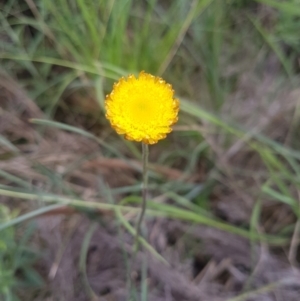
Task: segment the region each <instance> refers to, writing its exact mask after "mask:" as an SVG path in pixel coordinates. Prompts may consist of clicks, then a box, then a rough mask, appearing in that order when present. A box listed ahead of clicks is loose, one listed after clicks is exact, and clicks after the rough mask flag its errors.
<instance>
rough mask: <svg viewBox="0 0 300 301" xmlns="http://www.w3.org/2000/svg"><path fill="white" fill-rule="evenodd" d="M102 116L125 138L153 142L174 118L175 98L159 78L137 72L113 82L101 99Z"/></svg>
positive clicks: (158, 138)
mask: <svg viewBox="0 0 300 301" xmlns="http://www.w3.org/2000/svg"><path fill="white" fill-rule="evenodd" d="M105 108H106V118H107V119H108V120H109V121H110V123H111V125H112V127H113V128H114V129H115V130H116V132H117V133H118V134H124V135H125V138H126V139H127V140H134V141H142V142H144V143H146V144H154V143H157V142H158V140H160V139H164V138H165V137H166V134H168V133H170V132H171V131H172V128H171V126H172V125H173V124H174V123H175V122H176V121H177V120H178V117H177V115H178V111H179V101H178V100H177V99H176V98H174V90H173V89H172V86H171V85H170V84H167V83H166V82H165V81H164V80H163V79H162V78H160V77H155V76H153V75H151V74H148V73H145V72H144V71H142V72H140V74H139V76H138V78H136V77H135V76H134V75H129V76H128V77H127V78H123V77H122V78H121V79H120V80H119V81H118V82H117V83H115V84H114V87H113V90H112V92H111V93H110V94H109V95H107V96H106V100H105Z"/></svg>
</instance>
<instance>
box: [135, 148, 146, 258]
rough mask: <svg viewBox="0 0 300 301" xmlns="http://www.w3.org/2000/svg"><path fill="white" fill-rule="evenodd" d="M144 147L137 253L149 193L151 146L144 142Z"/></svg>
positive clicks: (136, 235)
mask: <svg viewBox="0 0 300 301" xmlns="http://www.w3.org/2000/svg"><path fill="white" fill-rule="evenodd" d="M142 147H143V187H142V210H141V213H140V216H139V219H138V222H137V224H136V228H135V240H134V245H135V247H134V252H135V253H136V252H137V251H138V248H139V236H140V232H141V225H142V221H143V218H144V215H145V212H146V207H147V193H148V157H149V147H148V144H145V143H142Z"/></svg>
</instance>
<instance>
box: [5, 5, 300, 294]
mask: <svg viewBox="0 0 300 301" xmlns="http://www.w3.org/2000/svg"><path fill="white" fill-rule="evenodd" d="M57 7H59V9H57ZM265 10H268V13H267V14H266V13H265ZM299 14H300V12H299V1H297V0H295V1H288V2H284V1H277V0H257V1H235V0H231V1H221V0H191V1H179V0H176V1H162V2H160V1H156V0H148V1H133V0H119V1H118V2H117V1H104V0H101V1H93V0H85V1H83V0H76V1H64V0H55V1H52V0H51V1H50V0H43V1H42V0H39V1H29V0H28V1H18V0H10V1H6V3H5V4H2V7H1V8H0V39H1V46H0V59H1V63H2V67H1V68H2V70H1V71H2V72H3V73H7V74H9V75H10V76H12V77H13V78H15V79H17V81H18V82H19V83H20V85H21V86H22V88H23V89H25V90H26V91H27V93H28V94H29V95H30V97H31V98H32V99H33V100H34V103H35V104H36V105H37V106H38V107H39V108H41V110H42V112H43V116H42V117H43V118H40V116H39V117H38V118H31V119H30V130H32V131H34V133H35V134H34V135H35V137H37V138H36V141H35V142H34V143H41V144H42V142H43V141H46V140H47V139H50V138H49V131H54V132H53V133H68V135H70V136H65V137H72V139H74V140H72V141H78V144H79V145H80V143H81V142H80V141H88V142H84V143H91V145H92V144H93V143H94V144H95V145H97V146H96V147H95V148H93V152H92V153H89V154H88V155H87V153H84V154H81V153H80V154H79V155H78V156H77V157H76V161H75V162H68V163H64V162H63V161H62V162H63V163H61V164H62V165H63V166H64V172H59V171H57V170H56V169H55V168H53V166H51V165H47V163H45V162H46V161H44V163H40V162H39V160H38V159H32V158H30V156H28V155H27V153H26V150H24V149H25V148H26V147H25V148H24V145H35V144H34V143H33V142H32V141H29V139H28V138H24V137H23V138H16V137H15V136H16V135H15V134H12V131H7V132H5V131H3V133H2V132H0V134H1V136H0V146H1V148H3V149H4V150H5V151H3V153H2V152H1V154H0V156H1V162H2V163H3V164H2V165H1V166H4V168H3V169H2V168H1V167H0V168H1V170H0V177H1V180H3V185H1V189H0V195H1V196H2V197H3V199H4V197H6V198H8V200H12V199H19V200H23V201H22V202H25V200H35V202H36V203H37V204H36V203H35V205H33V206H32V203H30V206H29V205H28V207H27V210H21V211H22V213H20V214H18V215H14V214H9V213H8V212H9V209H8V208H9V207H10V206H8V205H7V202H5V205H4V203H3V205H2V206H3V207H1V208H3V210H4V211H5V212H6V218H5V220H3V221H2V222H1V224H0V231H1V233H4V234H3V237H5V239H4V240H2V236H1V240H0V252H9V253H10V254H12V255H11V256H15V258H17V257H20V256H21V255H20V254H23V253H22V252H26V251H24V250H22V248H21V249H19V250H18V251H15V248H16V246H15V242H13V241H14V239H15V235H16V234H15V231H17V232H18V231H20V228H16V226H17V225H19V224H20V223H24V222H25V224H26V225H28V221H30V220H32V219H35V218H37V217H38V216H43V215H45V214H48V213H51V212H52V211H53V210H56V209H62V208H65V206H66V205H67V206H71V207H74V208H76V210H78V211H79V212H81V214H83V215H86V216H87V217H88V219H90V220H91V221H94V213H95V212H98V211H100V212H112V213H113V216H114V220H115V221H116V223H117V224H119V225H120V227H122V228H123V229H126V231H127V232H128V233H130V234H131V235H134V233H135V232H134V227H132V225H131V223H130V220H131V219H132V215H133V216H135V215H136V213H137V212H138V210H139V209H137V207H136V206H134V205H135V204H136V203H140V198H139V193H140V187H139V180H138V178H135V177H134V176H131V177H132V179H133V181H131V182H130V181H129V182H130V183H128V185H125V186H122V185H121V184H119V186H117V187H113V185H109V184H107V183H106V182H107V181H108V182H109V181H110V179H105V177H104V179H103V178H102V176H101V175H99V174H93V177H94V178H96V181H97V183H98V184H95V185H94V186H93V188H91V187H89V188H91V189H93V197H91V198H90V199H89V200H90V201H89V202H86V201H84V196H83V194H84V193H83V192H84V191H83V190H80V189H79V188H78V186H76V185H74V183H73V182H72V180H71V178H72V176H74V174H75V173H76V170H77V169H78V170H80V168H81V167H82V166H84V164H86V163H87V162H89V160H94V159H95V158H96V159H97V156H98V155H99V153H101V154H102V156H103V157H104V158H106V159H107V160H108V159H117V161H109V162H114V164H119V166H120V164H121V165H122V164H123V165H122V166H123V167H122V168H124V169H126V170H127V169H129V170H131V171H133V172H136V173H137V174H138V175H140V172H141V167H140V166H139V165H138V162H139V160H140V158H141V152H140V149H139V146H138V145H136V144H134V143H131V142H128V141H124V139H122V138H121V137H118V136H117V135H115V134H114V133H113V132H112V131H111V130H110V129H109V127H108V125H107V122H106V121H105V118H104V99H105V95H106V94H107V93H108V92H109V91H110V89H111V85H112V83H113V81H115V80H117V79H118V78H119V77H121V76H124V75H127V74H129V73H134V74H137V73H138V72H139V71H140V70H145V71H147V72H151V73H153V74H158V75H161V76H163V77H164V78H165V79H166V80H168V81H169V82H171V83H172V84H173V86H174V88H175V90H176V92H177V94H178V96H179V98H180V101H181V115H180V121H179V124H178V125H177V126H176V127H175V129H174V133H173V134H172V135H170V136H169V137H168V139H167V140H165V141H162V142H161V143H160V145H159V146H155V147H153V155H152V162H154V164H153V166H151V170H150V192H151V195H152V196H153V199H152V200H149V208H148V210H147V216H148V217H151V219H153V220H155V219H156V218H161V217H164V218H166V219H171V220H176V221H178V222H184V223H187V224H189V225H192V226H193V227H194V226H195V227H197V226H199V225H205V226H207V227H211V228H213V229H218V230H221V231H223V233H225V234H226V233H228V234H235V235H237V236H238V237H242V238H245V239H247V240H249V241H250V242H251V244H252V247H253V248H255V246H256V245H257V244H262V245H268V246H269V247H270V248H273V247H274V248H275V246H277V247H278V246H280V247H281V248H283V249H285V251H287V252H288V253H290V254H292V253H293V252H289V251H290V248H291V247H290V246H292V245H293V246H294V244H293V243H292V237H293V233H294V231H296V228H297V223H298V222H299V218H300V211H299V191H300V169H299V160H300V150H299V145H300V143H299V135H298V134H297V128H298V127H299V122H298V116H299V114H298V109H297V104H296V100H295V99H296V98H297V97H294V99H292V100H291V101H289V100H288V102H287V105H286V106H284V105H283V102H284V98H285V97H287V99H290V98H292V96H290V95H292V92H295V93H296V92H297V90H296V88H297V86H299V76H298V70H299V66H298V65H299V64H298V63H297V61H296V59H297V57H298V56H299V52H300V42H299V38H298V32H299V30H298V29H300V28H299V20H298V18H297V17H298V16H299ZM270 58H271V59H270ZM274 60H275V61H276V62H275V63H274ZM270 61H271V63H270ZM272 62H273V63H272ZM272 68H273V69H274V70H276V71H274V72H273V73H272V71H269V69H271V70H273V69H272ZM267 76H269V77H268V78H271V85H273V86H272V87H271V88H270V87H267V88H266V87H265V86H268V85H269V82H266V83H265V84H263V83H260V82H263V80H264V78H265V77H267ZM243 77H246V78H247V79H248V81H249V83H247V84H245V83H243V80H242V78H243ZM251 80H253V81H255V84H252V83H251ZM268 88H269V89H268ZM247 90H251V91H250V92H248V94H249V95H250V96H249V95H247ZM245 91H246V92H245ZM289 92H291V93H290V94H289ZM251 93H252V94H251ZM256 93H257V94H256ZM287 95H289V96H287ZM236 98H237V99H239V102H236V103H234V100H233V99H236ZM253 98H254V99H255V98H258V99H259V100H258V102H259V103H258V104H257V103H256V104H255V105H256V107H255V106H254V109H253V111H251V110H252V109H251V103H252V102H251V99H253ZM242 102H244V103H245V104H244V108H243V106H241V103H242ZM235 106H236V107H235ZM247 106H249V107H250V110H249V111H248V109H245V108H246V107H247ZM273 107H275V109H274V110H275V112H274V110H273V109H272V108H273ZM278 107H279V109H278ZM255 110H257V111H255ZM260 110H261V111H262V112H263V113H261V112H260ZM276 110H277V111H276ZM3 111H5V112H6V111H7V109H5V107H4V108H3ZM0 113H1V111H0ZM1 114H2V113H1ZM20 116H21V115H20ZM264 117H265V119H267V121H266V120H265V119H264ZM20 119H21V117H20ZM277 120H280V121H279V122H277ZM276 130H278V131H279V132H280V134H278V133H276ZM50 136H51V135H50ZM51 139H52V138H51ZM80 139H87V140H80ZM37 141H38V142H37ZM60 141H62V140H60ZM84 143H82V144H81V145H82V147H83V145H84ZM52 147H53V145H52ZM99 148H100V150H99ZM69 152H70V153H72V151H70V150H66V153H69ZM49 157H50V154H49ZM248 157H251V158H250V159H249V158H248ZM12 158H13V159H15V158H22V160H24V161H25V162H27V163H26V164H28V165H29V166H30V171H31V172H32V173H31V174H30V173H28V175H27V173H26V172H23V173H22V170H21V169H20V172H19V173H18V172H16V170H14V169H12V167H11V164H10V162H11V161H10V160H11V159H12ZM72 158H73V157H72ZM235 158H237V159H236V161H237V162H239V163H236V162H235ZM96 159H95V160H96ZM248 160H252V161H253V166H252V165H251V164H248ZM22 162H23V161H22ZM102 164H104V163H103V162H102ZM124 164H125V166H126V167H124ZM163 167H164V168H167V170H166V169H164V170H163ZM203 170H204V171H203ZM176 172H177V173H176ZM174 173H175V174H176V175H178V174H179V175H178V176H176V177H175V178H174ZM166 174H167V175H168V177H169V178H168V180H166V179H165V175H166ZM199 174H200V180H199ZM203 174H204V175H205V176H203ZM30 175H34V176H32V177H36V178H35V181H33V180H32V178H31V176H30ZM172 176H173V178H172ZM193 177H194V178H195V177H196V179H197V180H191V179H193ZM197 177H198V178H197ZM37 179H38V180H37ZM120 179H121V177H120ZM119 181H120V182H119V183H121V182H122V181H121V180H119ZM35 182H39V183H42V184H41V186H38V185H36V184H35ZM102 182H103V183H105V185H108V188H107V191H108V192H107V193H108V194H109V195H111V199H110V201H109V200H108V199H109V197H108V194H104V196H103V195H101V193H98V191H97V187H102V188H103V186H101V185H102V184H101V185H100V184H99V183H102ZM89 183H92V182H89ZM249 183H251V184H249ZM40 187H42V188H40ZM95 187H96V188H95ZM100 190H101V191H103V189H100ZM216 191H217V192H216ZM228 191H230V192H228ZM226 194H228V195H229V197H231V198H233V197H236V198H239V199H240V202H242V203H243V204H244V205H245V207H247V208H248V209H247V210H248V211H247V212H248V217H247V218H244V219H243V224H242V226H241V225H240V224H238V223H236V222H234V221H232V220H231V219H230V217H227V219H225V220H223V219H222V216H218V214H217V210H216V208H215V207H214V204H212V200H213V199H214V198H216V195H217V198H218V199H219V200H220V201H222V198H223V196H226ZM62 195H63V196H62ZM112 196H113V197H112ZM160 198H162V199H163V200H164V201H163V202H160V201H158V200H159V199H160ZM99 200H101V201H99ZM18 203H21V202H18ZM46 203H47V204H46ZM38 204H39V206H38ZM273 205H274V206H278V208H279V209H276V210H278V211H276V210H274V211H272V209H269V208H270V207H272V206H273ZM235 206H236V207H237V208H239V206H240V204H238V203H237V204H236V205H235ZM20 207H21V206H20ZM282 208H284V209H282ZM7 210H8V211H7ZM280 210H287V212H288V213H287V214H288V217H289V218H288V221H287V222H286V221H285V222H284V221H280V220H279V221H278V220H276V219H275V221H276V222H273V224H272V222H271V226H270V222H269V221H268V220H271V221H272V219H274V218H275V217H274V216H275V215H276V214H277V212H279V211H280ZM275 211H276V212H275ZM266 212H267V213H266ZM265 214H267V216H268V218H265V217H264V216H265ZM128 216H129V217H128ZM130 216H131V218H130ZM96 221H97V222H99V220H98V219H96ZM26 227H27V226H26ZM28 229H29V228H28ZM261 229H263V230H261ZM95 231H96V226H95V224H93V223H91V226H90V228H89V230H88V232H87V233H86V235H85V236H84V238H83V241H82V248H81V253H80V263H79V270H80V273H81V276H82V281H83V283H84V287H85V290H86V292H87V294H88V296H90V298H91V299H93V298H95V294H96V293H95V291H94V290H93V288H92V287H91V286H90V284H89V282H88V277H87V272H86V269H87V267H86V258H87V256H88V246H89V244H90V243H91V240H92V236H93V234H94V232H95ZM8 241H12V242H13V243H12V244H10V243H8ZM140 241H141V244H143V247H144V248H145V249H146V250H148V251H149V252H150V253H151V254H152V255H153V256H154V257H155V258H157V259H158V260H160V261H162V262H164V263H166V264H167V265H168V264H169V263H168V258H164V257H163V256H162V255H161V254H160V253H159V252H158V251H157V250H156V249H155V247H153V246H151V244H150V243H149V242H147V241H146V240H145V239H144V238H142V237H141V238H140ZM23 244H24V245H29V244H30V243H29V242H28V241H27V240H26V239H25V240H24V241H23ZM1 245H2V246H5V248H4V247H3V248H1ZM1 250H2V251H1ZM7 250H9V251H7ZM18 252H19V253H18ZM20 252H21V253H20ZM0 254H1V256H2V257H1V260H2V261H0V267H1V270H0V273H6V274H5V275H9V277H7V276H5V277H6V279H8V281H7V282H3V283H5V285H4V284H3V285H2V286H0V296H1V294H2V296H3V298H5V299H4V300H14V298H17V296H13V295H12V292H13V291H14V289H15V287H16V283H17V276H16V274H17V273H16V269H17V267H15V266H13V265H12V264H10V265H6V264H7V262H6V261H5V260H4V259H3V258H4V257H5V256H7V255H5V254H6V253H0ZM3 254H4V255H3ZM5 258H6V257H5ZM288 259H291V258H288ZM12 261H13V260H12ZM4 264H5V265H4ZM30 265H31V267H32V265H33V263H28V262H27V261H26V260H24V266H26V269H28V270H27V272H28V273H29V274H30V273H31V274H30V275H27V276H28V277H29V278H30V277H31V278H30V279H31V280H30V281H31V282H30V281H29V282H30V283H31V284H33V286H34V285H42V284H41V282H40V281H39V278H38V276H36V275H35V274H34V273H35V272H34V269H31V267H30V268H28V266H30ZM148 265H149V263H147V264H146V263H145V262H144V265H143V271H142V276H141V277H142V279H143V281H141V284H140V285H141V288H140V291H141V296H142V297H141V298H142V300H147V294H149V287H148V286H147V281H146V278H147V277H146V274H147V273H146V267H147V266H148ZM20 266H21V268H22V267H23V263H22V261H21V263H20ZM18 268H19V267H18ZM253 270H254V267H253ZM0 278H1V274H0ZM25 279H27V278H26V277H25ZM27 280H28V279H27ZM27 280H26V281H27ZM0 283H1V281H0ZM277 284H278V285H277ZM282 285H285V283H284V284H283V283H281V282H280V283H277V282H274V283H273V282H272V283H270V284H268V285H266V286H265V287H264V286H262V287H261V288H253V290H252V292H251V291H249V292H248V291H247V292H241V293H240V294H239V293H237V296H235V297H233V298H231V299H229V300H246V299H247V297H248V296H250V295H251V294H253V295H256V294H259V293H260V292H265V291H271V290H273V289H275V288H277V287H279V286H282ZM248 293H249V294H248ZM136 294H137V293H136ZM2 296H1V297H2Z"/></svg>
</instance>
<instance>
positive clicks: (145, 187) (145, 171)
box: [127, 143, 149, 300]
mask: <svg viewBox="0 0 300 301" xmlns="http://www.w3.org/2000/svg"><path fill="white" fill-rule="evenodd" d="M142 147H143V186H142V210H141V213H140V216H139V219H138V222H137V224H136V228H135V238H134V249H133V254H132V259H131V265H130V268H129V270H128V272H129V275H128V278H127V281H128V282H127V287H128V294H129V295H128V300H133V299H132V296H131V293H132V292H131V289H132V279H131V276H132V275H131V274H132V269H133V266H134V263H135V259H136V255H137V252H138V250H139V236H140V232H141V225H142V222H143V218H144V215H145V212H146V207H147V190H148V156H149V147H148V144H145V143H142Z"/></svg>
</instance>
